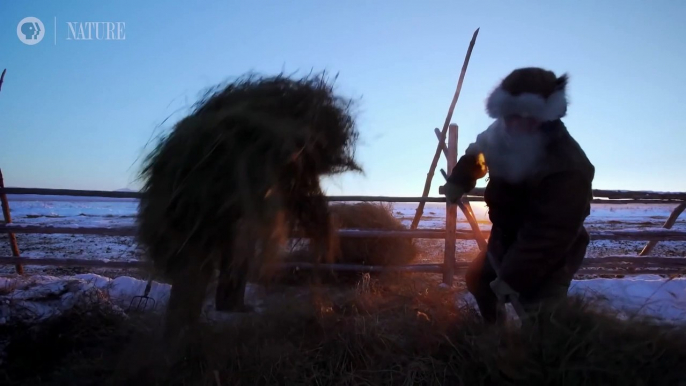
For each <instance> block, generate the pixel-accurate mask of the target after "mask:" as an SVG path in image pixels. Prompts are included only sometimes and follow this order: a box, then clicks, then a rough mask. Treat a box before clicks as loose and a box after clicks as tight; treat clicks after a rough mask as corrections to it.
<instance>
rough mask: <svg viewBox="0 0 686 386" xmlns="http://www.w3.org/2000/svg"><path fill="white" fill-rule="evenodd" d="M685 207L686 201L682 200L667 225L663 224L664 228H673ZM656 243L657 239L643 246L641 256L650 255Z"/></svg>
mask: <svg viewBox="0 0 686 386" xmlns="http://www.w3.org/2000/svg"><path fill="white" fill-rule="evenodd" d="M684 209H686V202H682V203H681V204H679V205H678V206H677V207H676V208H674V210H673V211H672V213H671V214H670V215H669V218H668V219H667V221H666V222H665V225H663V226H662V227H663V228H664V229H672V226H673V225H674V223H675V222H676V219H677V218H679V216H680V215H681V213H682V212H683V211H684ZM656 245H657V241H656V240H651V241H648V243H647V244H646V246H645V247H643V250H642V251H641V253H639V254H638V255H639V256H646V255H648V254H649V253H650V252H652V250H653V248H655V246H656Z"/></svg>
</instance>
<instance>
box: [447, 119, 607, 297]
mask: <svg viewBox="0 0 686 386" xmlns="http://www.w3.org/2000/svg"><path fill="white" fill-rule="evenodd" d="M494 130H495V129H494V128H493V126H492V127H491V128H489V129H488V130H486V131H485V132H483V133H481V134H480V135H479V136H478V137H477V140H476V142H475V143H473V144H471V145H470V146H469V148H468V149H467V151H466V152H465V155H464V156H462V157H461V158H460V160H459V162H458V163H457V165H456V166H455V168H454V169H453V170H452V173H451V175H450V177H449V178H448V182H450V183H455V184H458V185H460V186H462V187H463V188H464V189H465V191H466V192H469V191H470V190H472V189H473V188H474V187H475V184H476V180H477V179H479V178H481V177H483V176H484V175H485V173H486V171H487V170H488V172H489V174H490V178H489V182H488V185H487V187H486V189H485V193H484V199H485V202H486V204H487V206H488V210H489V217H490V220H491V222H492V224H493V227H492V230H491V236H490V239H489V242H488V250H489V251H490V252H491V253H492V254H493V255H494V257H495V258H496V260H498V261H500V265H501V267H500V269H501V279H502V280H504V281H505V282H506V283H508V284H509V285H510V286H511V287H512V288H513V289H514V290H515V291H517V292H519V293H520V295H522V296H523V297H525V298H526V297H531V298H535V297H538V296H539V295H543V294H540V292H541V291H546V288H551V287H554V286H556V285H558V284H562V285H569V282H570V281H571V279H572V277H573V275H574V273H575V272H576V271H577V270H578V269H579V267H580V265H581V263H582V261H583V259H584V256H585V254H586V248H587V246H588V243H589V235H588V233H587V231H586V229H585V228H584V225H583V224H584V221H585V219H586V217H587V216H588V215H589V214H590V205H591V200H592V187H591V186H592V182H593V178H594V174H595V168H594V166H593V165H592V164H591V162H590V161H589V160H588V158H587V157H586V154H585V153H584V151H583V150H582V149H581V147H580V146H579V144H578V143H577V142H576V141H575V140H574V139H573V138H572V136H571V135H570V134H569V132H568V131H567V129H566V127H565V125H564V124H563V123H562V121H560V120H557V121H552V122H548V123H545V124H544V125H543V126H542V127H541V130H542V131H543V133H544V135H543V138H544V145H543V147H542V149H544V150H543V151H542V152H541V154H540V158H539V159H537V160H536V162H535V163H534V164H535V166H534V167H533V168H532V169H531V170H530V171H529V172H527V173H526V176H525V177H522V178H520V179H519V180H518V181H514V182H513V181H508V178H506V174H507V173H505V172H504V171H505V170H506V169H507V168H508V164H512V163H513V162H516V158H514V159H507V157H504V156H502V154H503V152H502V148H500V147H499V146H496V145H495V141H492V140H489V138H492V137H491V136H492V135H493V131H494ZM479 153H481V154H483V159H482V160H485V164H486V167H487V168H488V169H486V167H484V166H483V165H480V164H479V156H478V155H479ZM489 160H490V162H489Z"/></svg>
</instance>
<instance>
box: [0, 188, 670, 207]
mask: <svg viewBox="0 0 686 386" xmlns="http://www.w3.org/2000/svg"><path fill="white" fill-rule="evenodd" d="M594 192H595V191H594ZM2 193H5V194H16V195H28V194H32V195H50V196H74V197H105V198H126V199H132V198H133V199H137V198H140V197H141V193H140V192H116V191H108V190H77V189H49V188H12V187H6V188H0V194H2ZM438 193H439V194H443V190H442V189H440V188H439V192H438ZM638 193H639V194H638V196H640V195H641V194H640V192H638ZM656 194H657V193H656ZM660 194H661V193H660ZM675 194H677V193H665V196H664V197H675V196H674V195H675ZM679 194H680V193H679ZM632 195H633V192H631V193H630V194H627V196H632ZM659 197H663V196H658V197H652V198H650V199H639V198H627V197H619V196H618V197H615V198H612V199H594V200H593V201H592V202H593V203H594V204H680V203H682V202H683V200H678V199H675V198H659ZM676 197H678V196H676ZM483 200H484V198H483V189H482V188H475V189H474V190H473V191H471V192H469V194H468V195H465V196H464V197H463V198H462V201H470V202H471V201H474V202H481V201H483ZM326 201H329V202H356V201H359V202H436V203H444V202H445V197H396V196H328V197H326Z"/></svg>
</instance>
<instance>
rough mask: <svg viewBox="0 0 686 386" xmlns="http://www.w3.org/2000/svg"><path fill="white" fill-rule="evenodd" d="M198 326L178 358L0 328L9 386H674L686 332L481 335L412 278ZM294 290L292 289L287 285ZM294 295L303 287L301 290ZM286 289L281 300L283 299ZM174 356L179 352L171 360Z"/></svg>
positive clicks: (105, 324)
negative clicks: (4, 342)
mask: <svg viewBox="0 0 686 386" xmlns="http://www.w3.org/2000/svg"><path fill="white" fill-rule="evenodd" d="M368 284H369V285H367V286H365V287H349V288H348V289H347V290H342V289H341V288H338V289H336V290H335V291H330V292H329V294H328V296H324V297H321V298H319V300H316V301H312V302H308V301H303V300H300V301H298V300H296V297H294V296H289V295H288V294H287V293H286V292H287V291H288V289H287V288H282V289H281V290H280V291H281V292H282V293H283V297H282V298H280V299H279V300H274V301H273V302H272V303H273V304H270V305H269V307H268V310H269V311H267V312H266V313H265V314H262V315H259V314H247V315H243V316H241V317H240V319H236V320H235V321H232V322H224V323H221V324H214V325H210V324H204V325H203V327H202V332H201V334H200V335H199V337H198V338H197V340H196V341H194V342H192V343H193V344H192V345H191V346H190V347H189V348H188V349H187V350H185V351H183V352H180V351H179V350H175V349H174V348H172V347H168V345H167V344H165V342H162V341H161V338H160V335H161V334H160V331H161V329H160V328H159V322H160V319H158V318H157V317H150V316H147V317H138V316H132V317H131V318H129V319H125V318H122V317H121V316H115V315H113V314H112V313H111V312H107V311H104V310H96V309H91V310H80V311H74V312H72V313H71V314H69V315H64V316H63V317H61V318H59V319H55V320H54V321H52V322H50V323H47V324H43V325H41V326H38V327H28V326H13V327H11V328H10V327H7V326H5V327H2V330H1V331H0V332H1V333H2V336H3V340H4V341H6V342H8V344H7V346H6V349H5V351H6V357H5V358H4V360H3V363H2V365H1V368H0V382H1V383H3V384H8V385H20V384H21V385H65V384H68V385H93V384H98V385H122V384H127V385H139V384H140V385H215V386H216V385H439V384H442V385H580V384H588V385H649V384H650V385H679V384H683V383H679V382H683V380H684V379H686V378H685V377H686V368H685V367H684V363H686V326H672V327H665V326H660V325H658V324H657V323H654V322H651V321H650V320H639V319H634V320H628V321H618V320H617V319H615V318H614V317H613V315H611V314H610V313H608V312H607V311H601V310H599V309H596V308H595V307H593V306H591V305H589V304H587V303H584V302H581V301H570V304H569V305H567V306H566V307H565V308H561V309H559V310H558V311H556V313H554V314H553V316H552V318H550V322H549V323H546V324H539V325H537V326H536V327H532V328H530V329H529V330H523V331H520V330H517V329H513V328H509V329H505V328H500V329H496V328H489V327H486V326H484V325H483V324H481V323H480V321H479V319H478V317H477V315H476V314H475V312H474V310H471V309H462V310H458V309H456V308H455V307H454V305H453V304H454V302H453V300H454V293H453V291H446V290H441V289H439V288H437V286H436V278H435V277H432V278H431V279H427V276H418V275H411V274H403V275H394V276H392V277H391V276H389V277H382V278H379V279H374V280H372V281H371V282H370V283H368ZM290 290H294V289H293V288H292V287H291V289H290ZM301 290H302V289H301ZM284 291H286V292H284ZM173 353H176V354H173Z"/></svg>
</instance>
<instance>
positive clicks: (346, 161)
mask: <svg viewBox="0 0 686 386" xmlns="http://www.w3.org/2000/svg"><path fill="white" fill-rule="evenodd" d="M350 107H351V101H350V100H346V99H343V98H341V97H339V96H337V95H335V94H334V92H333V89H332V86H331V85H329V84H328V83H327V81H326V79H325V78H324V75H323V74H322V75H318V76H308V77H305V78H303V79H291V78H288V77H285V76H275V77H264V78H262V77H257V76H245V77H242V78H240V79H238V80H237V81H235V82H232V83H230V84H228V85H226V86H225V87H221V88H219V87H218V88H216V89H215V90H211V91H210V92H209V93H208V94H207V96H206V97H205V98H203V99H202V100H201V101H200V102H198V103H197V104H196V106H195V108H194V110H193V112H192V113H191V114H190V115H188V116H187V117H185V118H183V119H182V120H180V121H179V122H178V123H177V124H176V125H174V127H173V128H172V131H171V133H170V134H169V135H168V136H167V137H165V138H163V139H162V141H161V142H160V143H159V144H158V146H157V147H156V148H155V149H154V150H153V151H152V152H151V154H150V155H149V156H148V157H147V159H146V161H145V164H144V167H143V170H142V172H141V177H142V179H143V180H144V187H143V190H142V199H141V201H140V207H139V212H138V217H137V223H138V240H139V243H140V244H141V245H142V246H143V247H144V248H145V250H146V256H147V258H148V259H150V260H151V261H152V262H153V265H154V267H155V269H156V271H157V272H158V273H159V274H161V275H162V276H164V277H165V278H167V279H169V280H170V281H171V284H172V289H171V296H170V299H169V303H168V309H167V326H166V329H167V332H168V334H176V333H178V331H179V330H180V329H181V328H183V327H192V326H193V325H194V324H195V323H196V322H197V321H198V318H199V316H200V313H201V309H202V304H203V301H204V299H205V292H206V290H207V285H208V283H209V282H210V280H211V277H212V274H213V272H215V270H219V279H218V285H217V290H216V295H215V298H216V299H215V307H216V309H217V310H218V311H244V310H247V309H248V308H247V307H246V305H245V303H244V295H245V287H246V284H247V281H248V279H249V278H250V277H253V276H255V275H256V274H257V272H258V271H261V267H263V266H264V264H265V263H267V262H269V261H270V260H273V259H275V258H276V257H277V255H278V249H279V247H280V246H281V245H282V244H283V243H284V242H285V239H286V238H287V237H288V234H289V232H290V231H293V230H294V229H299V230H301V231H302V232H304V233H305V236H306V237H309V238H311V239H312V242H313V244H314V245H315V246H316V247H317V256H318V258H319V260H321V259H323V258H324V257H326V256H328V254H329V249H331V247H332V245H331V243H332V240H334V239H333V238H332V236H333V235H332V232H331V226H330V223H329V215H328V209H327V203H326V200H325V196H324V194H323V192H322V190H321V187H320V181H319V178H320V176H323V175H330V174H335V173H341V172H345V171H361V168H360V167H359V166H358V165H357V164H356V162H355V160H354V146H355V143H356V140H357V137H358V133H357V130H356V127H355V122H354V120H353V117H352V116H351V114H350Z"/></svg>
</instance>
